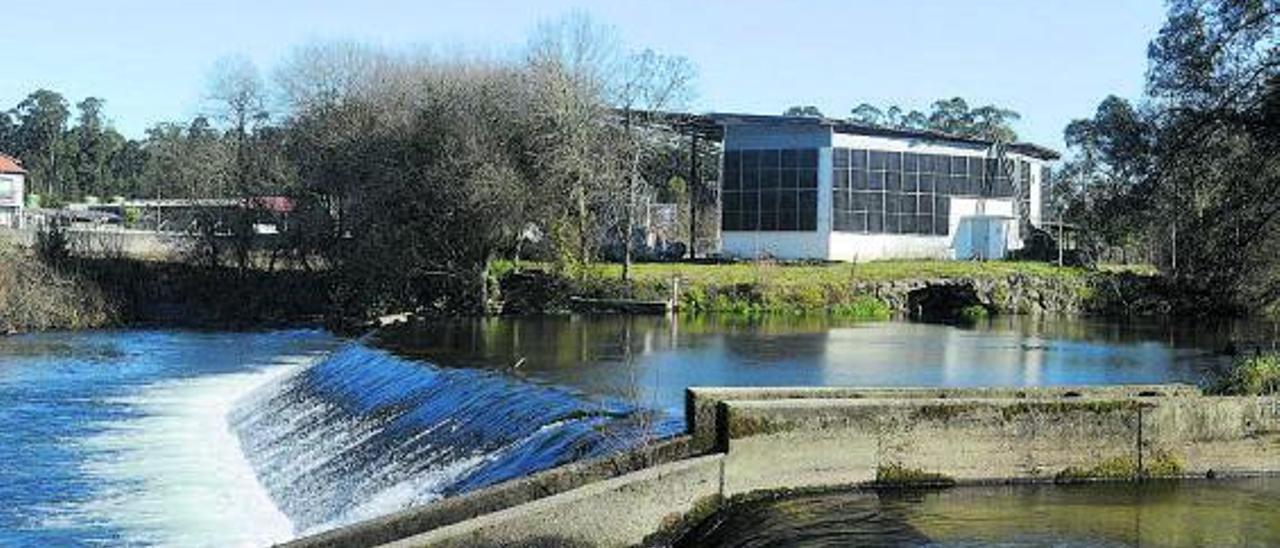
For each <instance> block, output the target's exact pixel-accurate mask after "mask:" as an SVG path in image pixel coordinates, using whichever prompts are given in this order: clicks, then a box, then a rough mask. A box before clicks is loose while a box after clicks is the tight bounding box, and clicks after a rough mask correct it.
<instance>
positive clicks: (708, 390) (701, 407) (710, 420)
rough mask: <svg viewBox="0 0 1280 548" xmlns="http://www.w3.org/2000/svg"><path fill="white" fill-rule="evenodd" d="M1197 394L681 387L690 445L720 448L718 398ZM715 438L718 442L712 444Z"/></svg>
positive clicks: (1186, 392) (1154, 389) (1174, 390)
mask: <svg viewBox="0 0 1280 548" xmlns="http://www.w3.org/2000/svg"><path fill="white" fill-rule="evenodd" d="M1200 395H1201V391H1200V389H1199V388H1197V387H1195V386H1190V385H1184V384H1140V385H1115V386H1048V387H994V388H993V387H978V388H854V387H764V388H713V387H690V388H688V389H687V390H686V391H685V422H686V424H687V425H688V432H689V434H690V435H692V436H693V446H694V449H695V450H698V451H710V450H720V451H723V450H725V447H724V446H723V442H724V440H723V439H718V438H719V433H720V432H721V431H722V430H723V429H724V424H723V423H724V421H723V416H722V414H721V413H720V403H721V402H724V401H729V400H736V401H772V400H797V399H803V400H818V399H899V400H901V399H913V400H914V399H954V398H982V399H1073V398H1153V397H1165V398H1168V397H1191V396H1200ZM717 441H719V442H721V444H720V445H717Z"/></svg>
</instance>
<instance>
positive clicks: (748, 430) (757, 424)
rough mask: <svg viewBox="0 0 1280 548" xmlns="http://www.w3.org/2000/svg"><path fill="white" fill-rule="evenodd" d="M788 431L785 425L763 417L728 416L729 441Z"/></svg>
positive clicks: (788, 428)
mask: <svg viewBox="0 0 1280 548" xmlns="http://www.w3.org/2000/svg"><path fill="white" fill-rule="evenodd" d="M790 429H791V428H790V427H789V426H788V425H787V424H785V423H780V422H776V421H771V420H769V419H768V418H765V417H753V416H749V415H741V414H736V415H735V414H732V413H731V414H730V415H729V438H730V439H739V438H749V437H751V436H763V435H766V434H776V433H778V432H786V431H787V430H790Z"/></svg>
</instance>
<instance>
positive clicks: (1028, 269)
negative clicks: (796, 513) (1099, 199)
mask: <svg viewBox="0 0 1280 548" xmlns="http://www.w3.org/2000/svg"><path fill="white" fill-rule="evenodd" d="M631 275H632V280H631V282H630V283H627V282H623V281H622V280H621V266H620V265H616V264H604V265H595V266H593V267H590V268H587V269H583V270H581V271H580V272H578V273H577V275H576V276H568V275H564V274H560V273H556V272H554V271H552V270H551V269H549V268H547V267H545V266H543V265H527V266H524V267H517V266H515V265H504V266H503V267H502V274H501V276H500V277H498V279H499V281H500V287H501V303H502V304H503V308H502V310H503V312H504V313H514V314H529V313H548V312H562V311H566V310H571V309H572V308H573V306H572V305H573V303H572V302H571V298H572V297H587V298H594V299H619V298H631V299H637V300H673V302H674V303H675V306H676V307H677V308H679V309H680V310H681V311H684V312H694V313H701V312H714V313H730V314H774V313H784V314H786V313H830V314H834V315H840V316H847V317H853V318H857V319H869V320H875V319H887V318H888V317H890V316H893V315H899V316H912V317H919V318H923V319H942V320H946V319H963V318H964V317H965V316H967V315H975V314H976V315H979V316H981V315H985V314H1031V315H1035V314H1061V315H1098V316H1109V317H1125V316H1174V315H1178V316H1184V315H1189V316H1205V315H1238V314H1240V313H1242V312H1243V311H1242V310H1240V309H1238V307H1236V306H1234V305H1232V304H1230V303H1221V302H1215V301H1214V300H1213V299H1212V298H1211V297H1210V296H1209V295H1208V293H1207V292H1205V291H1203V290H1201V289H1200V288H1196V287H1194V286H1192V285H1190V284H1186V283H1180V282H1174V281H1172V280H1169V279H1167V278H1164V277H1161V276H1159V275H1156V274H1153V273H1150V272H1147V271H1142V270H1134V269H1111V270H1086V269H1082V268H1074V267H1058V266H1054V265H1050V264H1046V263H1036V262H1016V261H990V262H967V261H881V262H871V263H864V264H828V263H819V264H779V263H764V262H760V263H734V264H693V263H653V264H638V265H634V266H633V268H632V271H631Z"/></svg>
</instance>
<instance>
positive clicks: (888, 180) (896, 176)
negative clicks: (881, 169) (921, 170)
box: [884, 171, 902, 192]
mask: <svg viewBox="0 0 1280 548" xmlns="http://www.w3.org/2000/svg"><path fill="white" fill-rule="evenodd" d="M884 188H885V190H888V191H889V192H901V191H902V173H900V172H897V171H888V172H885V174H884Z"/></svg>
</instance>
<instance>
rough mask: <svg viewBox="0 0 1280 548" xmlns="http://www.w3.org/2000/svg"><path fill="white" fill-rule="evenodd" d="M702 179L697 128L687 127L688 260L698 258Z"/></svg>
mask: <svg viewBox="0 0 1280 548" xmlns="http://www.w3.org/2000/svg"><path fill="white" fill-rule="evenodd" d="M701 190H702V177H701V174H700V172H699V171H698V128H697V127H696V126H694V125H692V124H690V126H689V258H690V259H695V258H697V257H698V193H699V192H700V191H701Z"/></svg>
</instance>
